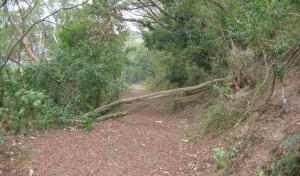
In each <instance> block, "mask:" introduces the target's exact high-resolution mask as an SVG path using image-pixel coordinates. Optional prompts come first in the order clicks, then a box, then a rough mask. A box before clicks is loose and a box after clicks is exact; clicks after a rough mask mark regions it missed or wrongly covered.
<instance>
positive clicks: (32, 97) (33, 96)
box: [27, 93, 37, 101]
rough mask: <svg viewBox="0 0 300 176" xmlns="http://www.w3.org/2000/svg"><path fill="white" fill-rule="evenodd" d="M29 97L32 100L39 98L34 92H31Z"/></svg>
mask: <svg viewBox="0 0 300 176" xmlns="http://www.w3.org/2000/svg"><path fill="white" fill-rule="evenodd" d="M27 98H28V100H30V101H35V100H36V99H37V97H36V95H34V94H33V93H30V94H29V95H28V97H27Z"/></svg>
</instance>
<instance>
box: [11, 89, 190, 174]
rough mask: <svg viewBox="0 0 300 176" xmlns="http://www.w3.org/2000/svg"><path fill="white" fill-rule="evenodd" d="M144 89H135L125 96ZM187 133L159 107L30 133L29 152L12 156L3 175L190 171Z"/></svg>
mask: <svg viewBox="0 0 300 176" xmlns="http://www.w3.org/2000/svg"><path fill="white" fill-rule="evenodd" d="M137 87H138V88H139V87H140V86H137ZM147 93H149V92H146V91H142V90H137V89H135V90H133V91H131V92H129V93H127V94H126V95H125V97H133V96H138V95H143V94H147ZM186 131H187V124H186V121H185V120H184V119H179V118H177V117H176V116H175V115H172V114H170V113H169V112H166V110H164V109H163V107H161V105H157V106H152V107H149V108H145V109H142V110H141V111H139V112H136V113H134V114H132V115H130V116H127V117H124V118H119V119H117V120H111V121H106V122H103V123H97V124H95V125H94V127H93V130H92V131H90V132H82V131H54V132H51V133H48V134H43V135H40V136H36V137H31V139H30V140H29V142H28V144H27V147H26V150H28V156H26V157H25V159H24V156H23V158H22V157H21V158H19V159H17V158H16V159H15V160H11V162H16V165H18V168H16V169H14V170H10V171H7V172H6V175H43V176H50V175H51V176H52V175H59V176H77V175H78V176H82V175H103V176H106V175H107V176H114V175H116V176H118V175H122V176H124V175H128V176H134V175H137V176H140V175H189V173H188V172H189V171H187V170H186V169H185V168H186V163H185V162H184V158H185V156H186V155H187V154H186V153H185V152H184V151H185V149H186V148H187V146H188V145H189V144H188V143H184V141H183V140H182V139H184V138H185V137H186V136H185V132H186ZM20 162H21V163H22V164H21V166H20ZM31 173H33V174H31Z"/></svg>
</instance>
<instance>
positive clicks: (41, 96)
mask: <svg viewBox="0 0 300 176" xmlns="http://www.w3.org/2000/svg"><path fill="white" fill-rule="evenodd" d="M36 96H37V98H39V99H43V98H44V94H43V93H42V92H38V93H37V94H36Z"/></svg>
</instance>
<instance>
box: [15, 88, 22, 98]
mask: <svg viewBox="0 0 300 176" xmlns="http://www.w3.org/2000/svg"><path fill="white" fill-rule="evenodd" d="M23 92H24V90H23V89H21V90H19V91H17V92H16V93H15V97H20V95H22V93H23Z"/></svg>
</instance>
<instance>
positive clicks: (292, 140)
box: [282, 134, 300, 149]
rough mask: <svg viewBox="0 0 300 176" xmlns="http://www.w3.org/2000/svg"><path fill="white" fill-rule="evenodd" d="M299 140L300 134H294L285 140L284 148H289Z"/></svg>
mask: <svg viewBox="0 0 300 176" xmlns="http://www.w3.org/2000/svg"><path fill="white" fill-rule="evenodd" d="M299 142H300V134H296V135H292V136H290V137H288V138H287V139H286V140H285V141H284V142H283V145H282V148H283V149H288V148H290V147H292V146H293V145H295V144H297V143H299Z"/></svg>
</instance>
